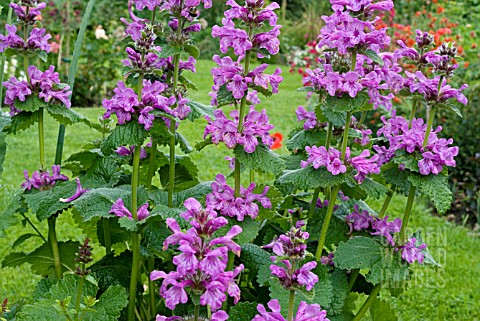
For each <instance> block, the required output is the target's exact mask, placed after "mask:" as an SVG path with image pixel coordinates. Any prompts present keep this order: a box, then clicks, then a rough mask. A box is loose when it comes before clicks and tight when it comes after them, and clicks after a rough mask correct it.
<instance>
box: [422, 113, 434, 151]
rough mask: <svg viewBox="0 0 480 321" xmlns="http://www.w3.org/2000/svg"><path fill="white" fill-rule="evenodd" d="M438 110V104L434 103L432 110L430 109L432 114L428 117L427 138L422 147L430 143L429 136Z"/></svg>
mask: <svg viewBox="0 0 480 321" xmlns="http://www.w3.org/2000/svg"><path fill="white" fill-rule="evenodd" d="M436 111H437V106H436V105H433V107H432V110H430V115H429V117H428V123H427V132H426V133H425V139H424V140H423V145H422V147H425V146H427V144H428V138H429V137H430V133H431V131H432V126H433V120H434V119H435V112H436Z"/></svg>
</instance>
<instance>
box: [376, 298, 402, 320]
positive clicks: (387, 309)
mask: <svg viewBox="0 0 480 321" xmlns="http://www.w3.org/2000/svg"><path fill="white" fill-rule="evenodd" d="M370 316H371V317H372V321H397V320H398V317H397V315H396V314H395V309H394V308H393V307H392V306H391V304H390V303H388V302H386V301H385V300H382V299H376V300H375V302H373V304H372V306H371V307H370Z"/></svg>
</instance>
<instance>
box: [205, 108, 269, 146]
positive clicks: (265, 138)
mask: <svg viewBox="0 0 480 321" xmlns="http://www.w3.org/2000/svg"><path fill="white" fill-rule="evenodd" d="M214 116H215V119H214V120H212V119H211V118H210V117H208V116H205V118H206V119H207V121H208V125H207V126H206V127H205V131H204V134H203V136H204V138H206V137H208V136H210V137H211V139H212V142H213V143H214V144H216V145H217V144H219V143H220V142H224V143H225V145H226V146H227V148H230V149H232V148H235V146H237V144H238V145H243V149H244V150H245V152H247V153H253V152H254V151H255V150H256V148H257V146H258V139H261V141H262V143H263V144H265V145H267V146H268V147H270V146H271V145H272V144H273V139H272V137H271V136H270V134H269V130H271V129H273V127H274V126H273V125H271V124H270V123H269V122H268V116H267V113H266V111H265V110H262V112H258V111H256V110H255V109H254V107H253V106H252V107H250V111H249V112H248V114H247V115H246V116H245V118H244V120H243V128H242V130H241V131H240V132H239V130H238V121H239V119H238V118H239V113H238V110H232V111H231V112H230V117H232V118H233V120H230V119H228V118H227V117H226V116H225V114H224V113H223V111H222V110H220V109H217V110H215V111H214Z"/></svg>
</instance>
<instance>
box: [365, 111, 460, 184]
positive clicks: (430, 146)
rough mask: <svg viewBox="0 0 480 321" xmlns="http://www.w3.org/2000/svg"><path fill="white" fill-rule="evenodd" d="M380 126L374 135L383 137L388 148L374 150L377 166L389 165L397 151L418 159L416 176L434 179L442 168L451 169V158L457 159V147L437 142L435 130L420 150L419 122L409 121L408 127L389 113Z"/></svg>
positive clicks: (423, 130)
mask: <svg viewBox="0 0 480 321" xmlns="http://www.w3.org/2000/svg"><path fill="white" fill-rule="evenodd" d="M381 120H382V121H383V123H384V126H383V127H382V128H380V129H379V130H378V132H377V135H378V136H384V137H386V138H387V139H388V141H389V146H388V148H387V147H384V146H382V147H380V146H374V148H375V150H376V151H377V153H378V155H379V156H380V164H383V163H386V162H388V161H390V159H391V158H393V157H394V156H395V152H396V151H397V150H405V151H406V152H407V153H409V154H412V153H417V154H420V155H421V157H422V158H421V159H420V160H419V161H418V167H419V171H420V174H422V175H429V174H434V175H438V174H439V173H440V172H441V171H442V170H443V166H453V167H454V166H455V165H456V163H455V159H454V157H455V156H457V155H458V147H456V146H453V147H452V146H450V145H451V144H452V143H453V139H451V138H450V139H445V138H439V137H438V136H437V134H438V133H439V132H440V131H441V130H442V127H441V126H439V127H437V128H436V129H435V130H432V132H431V133H430V136H429V138H428V143H427V145H426V146H425V147H423V141H424V139H425V133H426V130H427V125H426V124H424V122H423V119H422V118H419V119H415V118H414V119H413V120H412V124H411V127H409V123H408V121H407V120H406V119H405V118H403V117H402V116H396V113H395V112H392V117H391V118H390V119H388V120H386V118H385V117H384V116H382V117H381Z"/></svg>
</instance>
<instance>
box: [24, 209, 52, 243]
mask: <svg viewBox="0 0 480 321" xmlns="http://www.w3.org/2000/svg"><path fill="white" fill-rule="evenodd" d="M22 216H23V218H24V219H25V221H26V222H27V223H28V224H29V225H30V226H31V227H32V228H33V229H34V230H35V232H37V234H38V236H40V237H41V238H42V240H43V241H44V242H45V243H47V242H48V241H47V239H46V238H45V236H43V234H42V233H40V231H39V230H38V229H37V227H36V226H35V225H34V224H33V223H32V222H31V221H30V219H29V218H28V217H27V216H25V214H22Z"/></svg>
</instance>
